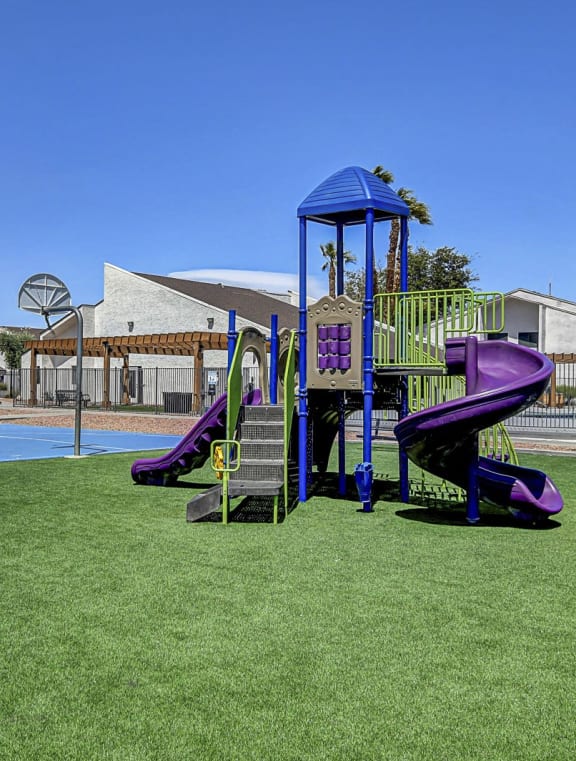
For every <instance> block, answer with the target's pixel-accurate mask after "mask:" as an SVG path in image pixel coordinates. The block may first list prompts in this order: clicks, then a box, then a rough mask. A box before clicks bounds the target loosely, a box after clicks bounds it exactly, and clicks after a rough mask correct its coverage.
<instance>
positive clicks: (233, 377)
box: [226, 331, 244, 440]
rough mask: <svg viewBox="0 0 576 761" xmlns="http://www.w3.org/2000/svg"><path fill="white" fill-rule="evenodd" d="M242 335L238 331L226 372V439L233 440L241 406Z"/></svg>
mask: <svg viewBox="0 0 576 761" xmlns="http://www.w3.org/2000/svg"><path fill="white" fill-rule="evenodd" d="M243 338H244V334H243V332H242V331H240V334H239V335H238V339H237V341H236V348H235V349H234V356H233V357H232V363H231V364H230V370H229V372H228V388H227V393H228V407H227V411H226V438H227V439H229V440H230V439H233V438H234V433H235V431H236V425H237V424H238V415H239V414H240V406H241V404H242V354H243V352H242V343H243Z"/></svg>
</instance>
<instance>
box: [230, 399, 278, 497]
mask: <svg viewBox="0 0 576 761" xmlns="http://www.w3.org/2000/svg"><path fill="white" fill-rule="evenodd" d="M238 438H239V440H240V442H241V444H242V457H241V460H240V468H239V469H238V470H236V471H234V472H232V473H230V482H229V487H228V489H229V494H230V496H231V497H238V496H242V495H246V496H262V495H272V496H274V497H277V496H278V495H279V494H280V493H281V491H282V488H283V483H284V408H283V407H282V405H277V404H268V405H259V406H254V407H244V409H243V414H242V419H241V422H240V426H239V436H238ZM275 510H276V506H275Z"/></svg>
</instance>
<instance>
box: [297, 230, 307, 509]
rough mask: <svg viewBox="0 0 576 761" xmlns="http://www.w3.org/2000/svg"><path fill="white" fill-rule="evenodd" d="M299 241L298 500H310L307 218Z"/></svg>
mask: <svg viewBox="0 0 576 761" xmlns="http://www.w3.org/2000/svg"><path fill="white" fill-rule="evenodd" d="M299 222H300V240H299V246H300V251H299V256H300V262H299V264H300V270H299V288H300V305H299V309H298V335H299V346H298V376H299V377H298V499H299V500H300V502H306V500H307V499H308V489H307V485H308V457H307V454H308V452H307V442H308V387H307V384H306V373H307V367H306V316H307V308H306V217H300V218H299Z"/></svg>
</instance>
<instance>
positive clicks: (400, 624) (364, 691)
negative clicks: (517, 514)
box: [0, 446, 576, 761]
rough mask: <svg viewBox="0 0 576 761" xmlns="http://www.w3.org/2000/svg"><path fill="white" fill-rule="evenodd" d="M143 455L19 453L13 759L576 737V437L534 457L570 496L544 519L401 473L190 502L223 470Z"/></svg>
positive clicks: (5, 553)
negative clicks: (180, 484) (407, 488)
mask: <svg viewBox="0 0 576 761" xmlns="http://www.w3.org/2000/svg"><path fill="white" fill-rule="evenodd" d="M395 457H396V456H395V453H394V452H393V451H390V450H387V449H386V448H381V449H376V448H375V452H374V463H375V470H376V471H377V472H379V473H391V474H394V473H395V472H396V470H395V469H396V460H395ZM134 458H135V456H134V455H131V456H129V455H114V456H99V457H92V458H87V459H83V460H77V461H75V460H49V461H36V462H19V463H2V464H0V485H1V487H0V488H1V505H0V520H1V530H0V592H1V594H0V687H1V689H0V758H1V759H11V760H12V759H14V760H17V761H20V759H22V760H24V759H30V761H32V760H34V761H38V760H39V759H40V760H44V759H59V760H60V759H79V760H80V759H82V760H83V761H87V760H88V759H113V760H114V761H128V760H132V759H133V760H134V761H144V760H147V759H154V760H155V761H156V760H160V759H198V760H199V761H203V760H204V759H214V760H216V759H217V760H218V761H221V760H233V759H242V760H243V761H246V760H247V759H257V760H258V761H264V760H266V759H280V760H283V759H287V760H288V759H295V760H296V759H299V760H301V759H314V760H318V759H351V760H352V759H354V760H356V759H390V760H391V761H403V760H410V761H412V760H414V761H428V760H429V759H430V761H432V760H434V761H443V760H447V761H449V760H451V759H490V760H491V761H498V760H500V759H509V760H510V761H521V760H523V759H530V760H532V759H533V760H534V761H547V760H549V761H562V760H563V759H566V760H567V761H568V759H570V761H572V759H574V757H575V756H576V740H575V731H574V716H575V715H576V691H575V689H574V685H575V684H576V660H575V655H574V653H575V647H574V645H575V636H574V624H575V612H576V611H575V591H574V590H575V589H576V583H575V582H576V570H575V566H576V564H575V562H574V561H575V552H574V546H575V540H576V521H575V518H574V505H575V496H576V490H575V487H574V485H573V479H572V476H571V474H572V473H573V472H574V469H575V468H576V460H574V459H571V458H569V457H560V456H558V457H544V456H542V457H536V456H525V457H523V458H522V462H523V463H524V464H527V465H531V466H532V467H540V468H542V469H543V470H545V471H547V472H548V473H549V474H550V475H551V476H552V477H553V478H554V479H555V481H556V482H557V484H558V486H559V487H560V489H561V490H562V492H563V494H564V497H565V501H566V507H565V509H564V511H563V512H562V513H560V515H559V516H557V518H556V519H555V520H554V521H552V522H550V524H549V525H550V528H548V529H547V530H534V529H526V528H524V529H523V528H518V527H515V526H514V525H513V524H512V522H511V521H510V520H509V519H508V518H507V516H506V513H504V512H500V513H496V512H492V513H490V514H488V515H487V517H486V520H485V521H484V522H483V523H482V525H480V526H476V527H469V526H467V525H465V522H464V521H463V520H462V514H463V513H462V509H461V508H459V509H457V510H450V509H448V510H446V509H444V510H435V509H428V510H426V509H424V508H423V507H421V506H412V507H409V506H405V505H401V504H399V503H398V502H396V501H390V500H388V501H386V500H385V498H386V497H388V498H389V497H391V496H393V495H394V492H395V489H394V487H383V488H382V489H381V490H380V491H379V493H380V494H381V495H383V497H382V498H381V499H379V501H377V502H376V504H375V511H374V513H372V514H359V513H358V512H357V507H358V504H357V503H355V502H354V501H352V500H351V499H349V498H346V499H338V498H337V497H336V495H335V494H327V492H328V491H329V490H327V489H326V488H325V489H323V490H321V491H319V492H318V493H317V494H316V496H313V497H312V498H311V499H310V500H309V501H308V502H307V503H305V504H301V505H298V506H297V507H296V508H295V509H294V510H293V511H292V513H291V514H290V515H289V517H288V519H287V520H286V521H285V522H283V523H281V524H280V525H278V526H273V525H271V524H270V523H268V522H265V523H247V522H233V523H231V524H230V525H229V526H222V525H221V524H217V523H211V522H206V523H201V524H187V523H186V521H185V512H186V502H187V500H188V499H189V498H190V497H191V496H192V494H194V493H195V491H197V490H200V489H201V488H203V485H204V484H209V485H212V484H213V483H214V479H213V477H212V475H211V473H210V472H209V470H208V469H204V470H203V471H201V472H199V473H198V472H193V473H191V474H190V475H189V476H188V477H187V478H186V481H187V482H188V483H189V484H192V486H191V488H171V489H167V488H157V487H142V486H135V485H133V484H132V482H131V478H130V464H131V462H132V461H133V459H134ZM349 458H350V463H351V465H353V463H354V462H357V461H358V460H359V459H360V458H361V449H360V447H358V446H353V447H349ZM350 470H351V468H350Z"/></svg>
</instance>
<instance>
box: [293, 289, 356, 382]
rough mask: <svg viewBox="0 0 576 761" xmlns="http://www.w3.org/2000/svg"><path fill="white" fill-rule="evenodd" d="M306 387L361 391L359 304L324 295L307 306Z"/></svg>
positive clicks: (346, 297)
mask: <svg viewBox="0 0 576 761" xmlns="http://www.w3.org/2000/svg"><path fill="white" fill-rule="evenodd" d="M307 332H308V338H307V348H306V360H307V365H308V368H307V375H308V377H307V385H308V388H321V389H335V390H356V389H361V388H362V304H359V303H358V302H357V301H352V299H349V298H348V296H337V297H336V298H335V299H332V298H330V296H324V297H323V298H321V299H320V300H319V301H317V302H316V303H315V304H311V305H310V306H309V307H308V319H307Z"/></svg>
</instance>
